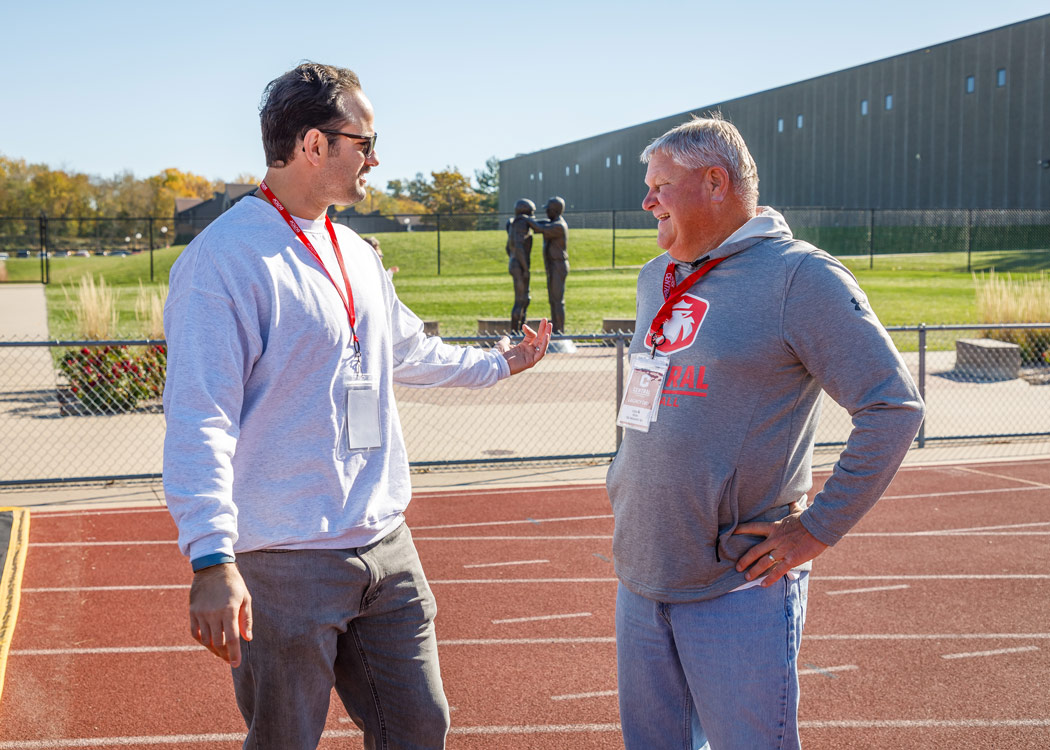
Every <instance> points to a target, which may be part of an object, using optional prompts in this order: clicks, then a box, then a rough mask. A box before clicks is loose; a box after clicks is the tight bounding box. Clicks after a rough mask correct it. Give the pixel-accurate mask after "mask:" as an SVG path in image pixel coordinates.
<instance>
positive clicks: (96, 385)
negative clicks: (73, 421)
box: [59, 345, 167, 414]
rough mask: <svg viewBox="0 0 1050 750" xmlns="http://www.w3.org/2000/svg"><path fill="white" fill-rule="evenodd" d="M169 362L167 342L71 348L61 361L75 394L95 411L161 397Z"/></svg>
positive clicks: (110, 410) (110, 411)
mask: <svg viewBox="0 0 1050 750" xmlns="http://www.w3.org/2000/svg"><path fill="white" fill-rule="evenodd" d="M166 366H167V352H166V349H165V347H164V346H163V345H152V346H147V347H134V348H132V347H128V346H85V347H83V348H80V349H67V350H66V351H65V352H64V353H63V355H62V359H61V361H60V362H59V369H60V370H61V371H62V373H63V374H64V375H65V376H66V378H67V379H68V380H69V383H70V386H71V390H72V392H73V395H74V396H75V397H76V398H77V400H78V401H79V402H80V403H81V404H82V405H83V406H84V408H85V409H86V410H87V411H89V412H91V413H95V414H119V413H121V412H126V411H131V410H132V409H134V408H135V407H136V406H138V404H139V402H140V401H146V400H149V399H154V398H159V397H160V395H161V392H162V391H163V389H164V373H165V368H166Z"/></svg>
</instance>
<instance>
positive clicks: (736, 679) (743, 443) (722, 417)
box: [607, 116, 924, 750]
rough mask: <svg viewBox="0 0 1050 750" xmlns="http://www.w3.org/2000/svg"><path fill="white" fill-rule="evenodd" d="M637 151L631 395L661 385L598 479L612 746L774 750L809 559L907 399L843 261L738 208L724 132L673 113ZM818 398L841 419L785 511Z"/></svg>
mask: <svg viewBox="0 0 1050 750" xmlns="http://www.w3.org/2000/svg"><path fill="white" fill-rule="evenodd" d="M642 161H643V162H646V163H648V170H647V173H646V180H645V181H646V184H647V185H648V187H649V192H648V194H647V195H646V197H645V200H644V201H643V203H642V207H643V208H644V209H645V210H647V211H650V212H651V213H652V214H653V216H654V217H655V218H656V220H657V222H658V224H659V229H658V235H657V244H658V245H659V246H660V247H661V248H662V249H664V250H665V251H666V253H664V254H663V255H660V256H659V257H657V258H655V259H654V260H652V261H650V262H649V263H648V264H647V265H646V266H645V267H644V268H643V269H642V271H641V273H640V274H639V278H638V300H637V321H638V322H637V326H636V330H635V334H634V338H633V340H632V342H631V348H630V351H631V356H632V366H633V370H632V375H633V374H634V372H639V373H641V372H643V371H644V372H645V373H648V374H649V376H650V377H648V378H647V377H640V378H639V379H638V381H637V382H638V383H639V384H640V386H643V387H640V388H639V390H638V391H636V392H634V393H632V394H631V397H632V398H637V397H638V396H637V394H644V392H646V390H647V389H646V388H645V387H644V386H645V384H646V383H647V382H651V376H652V373H656V377H657V378H662V384H661V385H660V387H659V388H649V389H648V392H649V393H650V394H654V395H650V396H649V399H650V400H649V401H648V402H646V401H645V400H644V395H643V396H642V401H641V402H635V408H634V415H635V416H634V418H633V419H627V420H626V421H624V422H622V423H623V424H625V426H628V427H632V428H633V429H627V430H625V435H624V440H623V444H622V445H621V447H620V451H619V453H618V454H617V456H616V459H615V460H614V461H613V464H612V466H611V467H610V470H609V475H608V479H607V486H608V490H609V497H610V499H611V501H612V506H613V511H614V514H615V519H616V527H615V533H614V539H613V552H614V555H615V558H616V573H617V576H618V578H619V589H618V594H617V607H616V637H617V638H616V639H617V662H618V672H619V685H620V713H621V719H622V725H623V733H624V740H625V744H626V747H627V748H628V750H636V749H638V748H645V749H646V750H652V749H654V748H664V747H666V748H672V747H673V748H681V747H691V748H697V747H708V746H710V747H711V748H715V749H716V750H717V749H722V748H773V747H776V748H795V747H798V746H799V738H798V725H797V708H798V677H797V669H796V659H797V654H798V648H799V645H800V642H801V633H802V624H803V621H804V618H805V609H806V595H807V585H808V575H809V569H810V564H811V563H810V561H811V560H813V558H815V557H816V556H817V555H819V554H820V553H821V552H822V551H823V550H825V549H826V548H827V547H828V546H830V545H832V544H835V543H836V542H837V541H838V540H839V539H841V538H842V537H843V536H844V535H845V534H846V532H847V531H848V530H849V529H850V528H851V527H852V526H853V525H854V524H855V523H856V522H857V521H858V520H859V519H860V518H861V517H862V516H863V515H864V513H866V512H867V511H868V510H869V509H870V508H871V507H872V506H873V505H874V504H875V502H876V501H877V500H878V499H879V497H880V496H881V495H882V493H883V492H884V491H885V489H886V487H887V485H888V484H889V482H890V480H891V479H892V478H893V475H894V473H895V472H896V470H897V468H898V466H899V465H900V462H901V461H902V460H903V458H904V455H905V454H906V453H907V451H908V448H909V446H910V444H911V442H912V440H913V439H914V437H915V434H916V432H917V431H918V428H919V424H920V423H921V421H922V417H923V412H924V406H923V404H922V400H921V398H920V396H919V393H918V391H917V389H916V387H915V384H914V382H913V380H912V378H911V376H910V375H909V373H908V370H907V368H906V366H905V364H904V362H903V361H902V360H901V357H900V355H899V354H898V353H897V351H896V349H895V347H894V345H893V342H892V341H891V340H890V338H889V336H888V334H887V333H886V330H885V329H884V328H883V326H882V325H881V323H880V322H879V320H878V318H877V317H876V316H875V314H874V313H873V312H872V310H871V307H870V306H869V305H868V302H867V298H866V297H865V295H864V292H863V291H862V290H861V289H860V287H859V285H858V284H857V281H856V279H855V278H854V277H853V276H852V274H851V273H850V272H849V271H848V270H847V269H846V268H845V267H844V266H842V265H841V264H840V263H839V262H837V261H836V260H835V259H834V258H832V257H831V256H830V255H828V254H827V253H825V252H823V251H821V250H818V249H817V248H815V247H813V246H812V245H809V244H808V243H805V242H802V241H799V240H795V239H794V238H793V237H792V235H791V230H790V229H789V227H788V226H787V223H786V222H785V221H784V219H783V217H782V216H781V215H780V214H779V213H777V212H776V211H773V210H772V209H769V208H764V207H759V206H758V205H757V201H758V173H757V169H756V167H755V163H754V161H753V159H752V158H751V155H750V154H749V153H748V150H747V146H746V145H745V143H744V141H743V139H742V138H741V136H740V133H739V132H738V131H737V130H736V128H735V127H733V126H732V125H731V124H730V123H728V122H725V121H724V120H722V119H721V118H720V117H718V116H715V117H712V118H708V119H694V120H692V121H691V122H687V123H684V124H683V125H680V126H678V127H676V128H674V129H673V130H671V131H669V132H668V133H666V134H664V135H663V136H661V137H660V138H658V139H657V140H656V141H654V142H653V143H652V144H651V145H650V146H649V147H648V148H646V150H645V151H644V152H643V153H642ZM628 390H629V391H630V388H629V389H628ZM822 391H826V392H827V393H828V394H829V395H830V396H831V397H832V398H833V399H835V401H837V402H838V403H839V404H841V405H842V406H844V407H845V408H846V409H847V410H848V411H849V412H850V414H851V415H852V418H853V425H854V427H853V431H852V433H851V434H850V438H849V441H848V443H847V445H846V447H845V449H844V450H843V451H842V454H841V456H840V458H839V461H838V463H837V464H836V466H835V469H834V472H833V473H832V476H831V477H830V478H829V479H828V481H827V482H826V484H825V486H824V489H823V490H822V491H821V492H819V493H817V495H816V496H815V497H814V498H813V501H812V503H811V504H809V505H808V507H807V493H808V492H809V491H810V489H811V487H812V472H811V465H812V452H813V442H814V432H815V429H816V425H817V420H818V417H819V413H820V402H821V392H822ZM638 403H641V404H642V405H641V406H638ZM648 403H651V404H652V408H651V410H650V409H648V407H647V406H646V404H648ZM627 406H628V404H627V403H626V402H625V409H626V408H627ZM623 414H624V410H623V409H622V410H621V415H623ZM705 743H709V745H708V744H705Z"/></svg>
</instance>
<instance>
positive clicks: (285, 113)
mask: <svg viewBox="0 0 1050 750" xmlns="http://www.w3.org/2000/svg"><path fill="white" fill-rule="evenodd" d="M360 89H361V82H360V81H359V80H358V79H357V74H356V73H354V72H353V71H352V70H349V69H347V68H336V67H333V66H331V65H321V64H319V63H312V62H305V63H302V64H301V65H299V66H298V67H296V68H294V69H293V70H289V71H288V72H287V73H285V74H284V75H282V76H281V77H279V78H275V79H274V80H272V81H270V83H269V84H268V85H267V86H266V89H265V90H264V91H263V97H262V103H261V104H260V105H259V122H260V124H261V125H262V140H263V149H264V151H265V152H266V165H267V166H269V167H283V166H284V165H286V164H287V163H288V162H290V161H291V160H292V159H293V158H294V156H295V142H296V141H297V140H298V139H299V138H301V137H302V136H303V135H305V134H306V131H308V130H309V129H310V128H327V127H337V126H338V125H340V124H341V123H342V121H345V120H346V119H347V118H348V117H349V113H348V112H347V110H346V106H345V102H344V101H343V98H344V96H345V95H346V94H352V93H353V92H355V91H359V90H360ZM333 140H334V137H329V141H330V142H331V141H333Z"/></svg>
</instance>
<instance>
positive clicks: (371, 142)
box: [321, 130, 379, 159]
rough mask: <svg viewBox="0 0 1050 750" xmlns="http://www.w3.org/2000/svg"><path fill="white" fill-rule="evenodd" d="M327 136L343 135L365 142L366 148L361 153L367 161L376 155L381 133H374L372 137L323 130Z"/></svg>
mask: <svg viewBox="0 0 1050 750" xmlns="http://www.w3.org/2000/svg"><path fill="white" fill-rule="evenodd" d="M321 132H322V133H324V134H325V135H343V136H346V137H347V138H350V139H352V140H355V141H365V147H364V149H363V150H362V151H361V153H363V154H364V155H365V158H366V159H367V158H368V157H369V156H371V155H372V154H374V153H375V150H376V138H378V137H379V133H372V135H358V134H357V133H344V132H343V131H342V130H322V131H321Z"/></svg>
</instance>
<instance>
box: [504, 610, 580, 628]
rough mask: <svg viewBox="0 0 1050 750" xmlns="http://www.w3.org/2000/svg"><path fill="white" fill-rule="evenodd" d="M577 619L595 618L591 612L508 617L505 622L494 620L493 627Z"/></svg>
mask: <svg viewBox="0 0 1050 750" xmlns="http://www.w3.org/2000/svg"><path fill="white" fill-rule="evenodd" d="M575 617H594V615H592V614H591V613H590V612H571V613H567V614H564V615H533V616H531V617H508V618H506V619H504V620H493V621H492V624H493V625H506V624H507V623H512V622H541V621H543V620H568V619H570V618H575Z"/></svg>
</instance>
